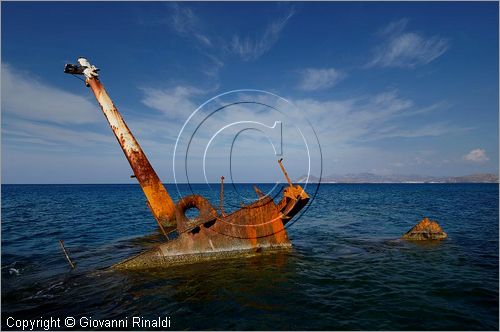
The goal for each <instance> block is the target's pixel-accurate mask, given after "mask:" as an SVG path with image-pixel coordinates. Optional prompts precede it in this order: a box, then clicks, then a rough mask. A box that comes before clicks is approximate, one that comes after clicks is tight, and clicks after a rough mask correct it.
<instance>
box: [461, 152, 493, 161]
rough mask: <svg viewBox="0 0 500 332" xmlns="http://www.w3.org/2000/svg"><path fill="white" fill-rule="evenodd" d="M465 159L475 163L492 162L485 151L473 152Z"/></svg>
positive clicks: (464, 157)
mask: <svg viewBox="0 0 500 332" xmlns="http://www.w3.org/2000/svg"><path fill="white" fill-rule="evenodd" d="M463 159H464V160H467V161H472V162H475V163H481V162H485V161H488V160H490V158H488V156H487V155H486V150H484V149H474V150H471V151H470V152H469V153H467V154H466V155H465V156H463Z"/></svg>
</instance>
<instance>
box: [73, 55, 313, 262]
mask: <svg viewBox="0 0 500 332" xmlns="http://www.w3.org/2000/svg"><path fill="white" fill-rule="evenodd" d="M78 63H79V64H78V65H72V64H67V65H66V67H65V69H64V72H65V73H69V74H77V75H85V77H86V80H85V83H86V85H87V86H89V87H90V88H91V89H92V92H93V93H94V95H95V97H96V99H97V102H98V103H99V105H100V106H101V109H102V111H103V113H104V116H105V117H106V119H107V120H108V122H109V125H110V126H111V129H112V130H113V133H114V134H115V136H116V138H117V139H118V143H119V144H120V146H121V148H122V150H123V152H124V153H125V156H126V157H127V160H128V161H129V163H130V166H131V167H132V170H133V171H134V177H135V178H137V180H138V181H139V184H140V186H141V188H142V190H143V192H144V195H145V196H146V199H147V202H148V206H149V208H150V209H151V212H152V214H153V216H154V217H155V219H156V221H157V223H158V226H159V227H160V230H161V232H162V233H163V234H164V235H165V238H166V242H164V243H162V244H160V245H158V246H157V247H155V248H154V249H152V250H148V251H146V252H143V253H141V254H139V255H137V256H135V257H132V258H129V259H127V260H125V261H123V262H121V263H118V264H116V265H114V266H113V267H114V268H117V269H137V268H144V267H154V266H161V265H171V264H182V263H186V262H192V261H197V260H203V259H210V258H214V257H224V256H229V255H234V254H235V253H238V254H255V253H257V252H261V251H263V250H270V249H272V250H274V249H281V248H288V247H291V243H290V241H289V240H288V236H287V233H286V230H285V225H286V223H287V222H289V221H290V220H291V219H292V218H293V217H294V216H295V215H296V214H297V213H298V212H299V211H300V210H301V209H302V208H303V207H304V206H305V205H306V204H307V202H308V201H309V196H308V195H307V193H306V192H305V191H304V190H303V189H302V187H301V186H300V185H294V184H293V183H292V182H291V180H290V178H289V177H288V175H287V173H286V171H285V168H284V166H283V164H282V160H281V159H280V160H279V161H278V163H279V165H280V167H281V169H282V171H283V173H284V175H285V178H286V180H287V181H288V187H287V188H286V189H285V190H284V192H283V198H282V199H281V201H280V202H279V203H278V204H276V203H275V202H274V201H273V199H272V198H271V197H269V196H265V195H264V194H263V193H262V192H261V191H260V190H259V189H258V188H257V187H255V191H256V194H257V196H258V199H257V200H256V201H255V202H253V203H251V204H249V205H246V206H242V207H241V209H239V210H237V211H234V212H232V213H229V214H226V213H224V211H223V207H222V201H223V193H224V191H223V188H224V187H223V184H224V182H223V180H224V178H223V177H221V203H220V208H219V211H217V210H216V209H215V208H214V207H213V206H212V204H211V203H210V202H209V201H208V200H207V199H206V198H204V197H203V196H200V195H189V196H185V197H183V198H182V199H180V200H179V201H178V202H177V204H175V203H174V201H173V200H172V198H171V197H170V195H169V194H168V192H167V190H166V189H165V187H164V186H163V184H162V183H161V181H160V179H159V177H158V175H157V174H156V172H155V171H154V169H153V167H152V166H151V164H150V163H149V161H148V159H147V158H146V155H145V154H144V152H143V151H142V149H141V147H140V145H139V143H138V142H137V140H136V139H135V137H134V136H133V135H132V133H131V132H130V130H129V128H128V127H127V125H126V123H125V121H124V120H123V118H122V117H121V115H120V113H119V112H118V110H117V109H116V107H115V105H114V104H113V102H112V101H111V99H110V97H109V96H108V94H107V92H106V90H105V89H104V86H103V85H102V84H101V82H100V81H99V78H98V76H99V75H98V73H97V72H98V71H99V69H97V68H96V67H95V66H93V65H91V64H90V63H89V62H88V60H87V59H85V58H79V59H78ZM191 208H196V209H198V210H199V215H198V216H197V217H196V218H194V219H189V218H188V217H187V216H186V211H187V210H188V209H191ZM174 232H177V234H178V236H177V237H176V238H175V239H173V240H170V239H169V235H170V234H172V233H174Z"/></svg>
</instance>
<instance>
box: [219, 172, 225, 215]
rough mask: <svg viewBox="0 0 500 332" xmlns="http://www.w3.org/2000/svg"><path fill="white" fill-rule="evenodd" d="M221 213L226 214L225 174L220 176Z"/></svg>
mask: <svg viewBox="0 0 500 332" xmlns="http://www.w3.org/2000/svg"><path fill="white" fill-rule="evenodd" d="M220 214H221V215H222V216H224V176H221V177H220Z"/></svg>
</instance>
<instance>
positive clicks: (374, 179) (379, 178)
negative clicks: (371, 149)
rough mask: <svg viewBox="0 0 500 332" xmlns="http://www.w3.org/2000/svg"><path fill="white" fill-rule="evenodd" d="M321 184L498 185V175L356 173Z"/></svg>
mask: <svg viewBox="0 0 500 332" xmlns="http://www.w3.org/2000/svg"><path fill="white" fill-rule="evenodd" d="M306 181H307V182H310V183H317V182H319V178H318V177H317V176H315V175H310V176H309V180H307V176H306V175H303V176H301V177H300V178H299V179H298V180H297V182H299V183H304V182H306ZM321 183H498V175H497V174H493V173H478V174H470V175H464V176H426V175H394V174H393V175H378V174H373V173H356V174H345V175H329V176H325V177H322V178H321Z"/></svg>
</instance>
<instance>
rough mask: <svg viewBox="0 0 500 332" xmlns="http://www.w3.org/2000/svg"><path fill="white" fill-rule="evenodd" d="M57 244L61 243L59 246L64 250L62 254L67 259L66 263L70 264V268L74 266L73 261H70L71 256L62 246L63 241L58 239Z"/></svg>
mask: <svg viewBox="0 0 500 332" xmlns="http://www.w3.org/2000/svg"><path fill="white" fill-rule="evenodd" d="M59 244H60V245H61V248H62V250H63V252H64V256H66V259H67V260H68V263H69V265H70V266H71V268H72V269H74V268H75V264H73V262H72V261H71V258H69V255H68V252H67V251H66V248H64V241H63V240H59Z"/></svg>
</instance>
